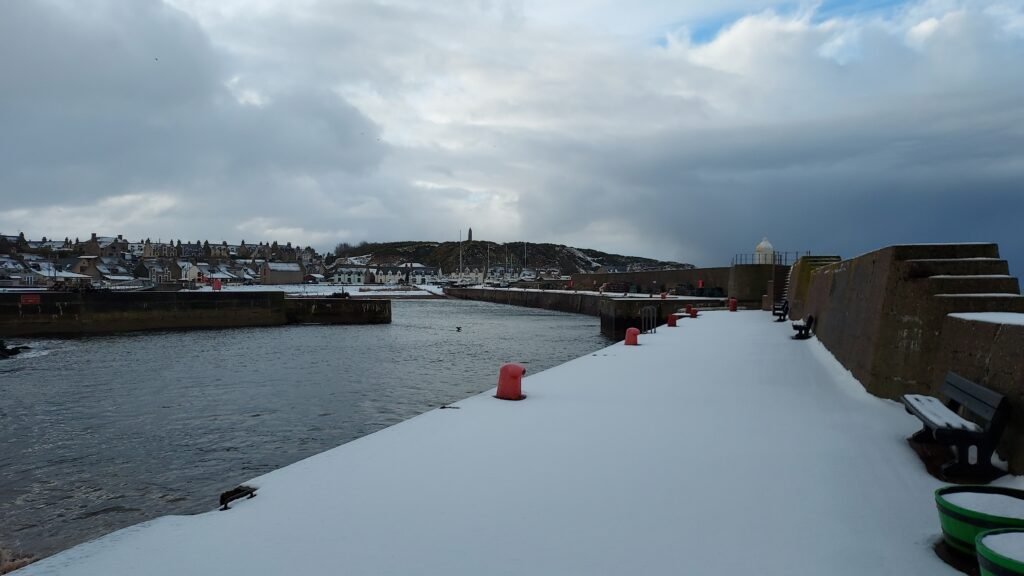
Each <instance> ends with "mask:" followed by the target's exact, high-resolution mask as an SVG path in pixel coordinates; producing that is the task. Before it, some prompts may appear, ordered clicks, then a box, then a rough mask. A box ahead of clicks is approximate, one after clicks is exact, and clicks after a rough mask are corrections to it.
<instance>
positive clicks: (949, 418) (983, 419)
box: [902, 372, 1010, 482]
mask: <svg viewBox="0 0 1024 576" xmlns="http://www.w3.org/2000/svg"><path fill="white" fill-rule="evenodd" d="M940 392H941V394H942V396H945V397H946V399H947V400H946V402H945V403H943V402H942V401H941V400H939V399H938V398H935V397H933V396H925V395H922V394H906V395H904V396H903V398H902V400H903V405H904V406H905V407H906V409H907V412H909V413H911V414H913V415H914V416H917V417H918V419H920V420H921V422H923V423H924V427H923V428H921V430H919V431H918V432H916V433H915V434H914V435H913V436H911V437H910V440H912V441H915V442H920V443H922V444H945V445H947V446H952V447H953V449H954V452H955V453H956V457H955V458H954V459H953V460H952V461H950V462H946V463H945V464H943V466H942V476H943V478H944V479H945V478H947V477H948V478H956V479H958V480H959V479H963V480H973V481H976V480H981V481H986V482H987V481H991V480H992V479H994V478H998V477H999V476H1002V475H1003V474H1004V472H1003V471H1002V470H999V469H998V468H996V467H995V466H993V465H992V453H993V452H994V451H995V448H996V444H997V443H998V442H999V437H1000V436H1001V435H1002V433H1003V429H1004V428H1005V427H1006V420H1007V417H1008V416H1009V411H1010V406H1009V403H1008V402H1007V401H1006V398H1004V397H1003V395H1002V394H999V393H998V392H995V391H993V390H989V389H988V388H985V387H984V386H980V385H978V384H975V383H974V382H971V381H970V380H967V379H966V378H964V377H962V376H960V375H959V374H956V373H954V372H949V373H947V374H946V380H945V382H944V383H943V385H942V388H941V390H940ZM961 409H963V410H965V411H967V412H969V413H970V414H971V415H973V417H974V420H975V421H971V420H967V419H966V418H964V417H963V416H961V415H960V411H961ZM978 422H980V423H981V424H979V423H978ZM971 446H974V447H975V450H976V460H975V461H974V463H971V461H970V449H971Z"/></svg>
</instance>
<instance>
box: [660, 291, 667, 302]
mask: <svg viewBox="0 0 1024 576" xmlns="http://www.w3.org/2000/svg"><path fill="white" fill-rule="evenodd" d="M666 298H668V292H662V293H661V299H662V300H664V299H666Z"/></svg>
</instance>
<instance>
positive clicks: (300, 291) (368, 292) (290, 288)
mask: <svg viewBox="0 0 1024 576" xmlns="http://www.w3.org/2000/svg"><path fill="white" fill-rule="evenodd" d="M394 288H395V287H394V286H353V285H347V284H346V285H342V284H266V285H262V284H254V285H252V286H236V285H226V286H223V287H222V288H221V292H284V293H286V294H289V295H293V296H330V295H331V294H334V293H335V292H348V293H349V295H351V296H352V297H353V298H358V297H362V296H367V297H368V296H383V297H386V296H402V297H409V296H431V295H434V294H437V292H434V291H431V290H428V288H434V289H436V290H438V291H439V290H440V289H439V288H438V287H436V286H431V287H427V286H416V287H414V288H413V289H411V290H395V289H394ZM212 291H213V288H212V287H211V286H203V287H201V288H199V289H198V290H182V292H212Z"/></svg>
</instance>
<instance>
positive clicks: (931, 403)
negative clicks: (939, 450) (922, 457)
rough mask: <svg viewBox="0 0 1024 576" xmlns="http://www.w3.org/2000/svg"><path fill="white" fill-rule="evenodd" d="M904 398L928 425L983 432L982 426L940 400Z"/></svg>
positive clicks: (916, 396) (930, 397)
mask: <svg viewBox="0 0 1024 576" xmlns="http://www.w3.org/2000/svg"><path fill="white" fill-rule="evenodd" d="M904 398H905V399H906V400H907V402H909V403H910V404H911V405H912V406H913V408H914V409H915V412H917V414H918V415H919V416H920V417H921V418H924V419H926V420H928V423H929V424H931V425H932V426H933V427H935V428H951V429H954V430H968V431H971V432H982V431H983V429H982V427H981V426H979V425H977V424H975V423H974V422H971V421H970V420H967V419H966V418H964V417H963V416H961V415H959V414H957V413H956V412H953V411H952V410H950V409H949V408H946V405H945V404H943V403H942V401H941V400H939V399H938V398H934V397H932V396H924V395H921V394H907V395H906V396H904Z"/></svg>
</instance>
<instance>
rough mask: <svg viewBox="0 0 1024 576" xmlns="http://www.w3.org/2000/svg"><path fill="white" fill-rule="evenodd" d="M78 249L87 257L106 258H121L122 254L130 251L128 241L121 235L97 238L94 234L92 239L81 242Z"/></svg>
mask: <svg viewBox="0 0 1024 576" xmlns="http://www.w3.org/2000/svg"><path fill="white" fill-rule="evenodd" d="M78 248H79V249H80V250H81V252H82V254H84V255H86V256H102V257H105V258H119V257H120V256H121V254H123V253H125V252H127V251H128V241H127V240H125V239H124V237H122V236H121V235H120V234H118V235H117V237H113V236H97V235H96V233H95V232H93V234H92V237H91V238H89V239H88V240H86V241H85V242H79V243H78Z"/></svg>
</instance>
